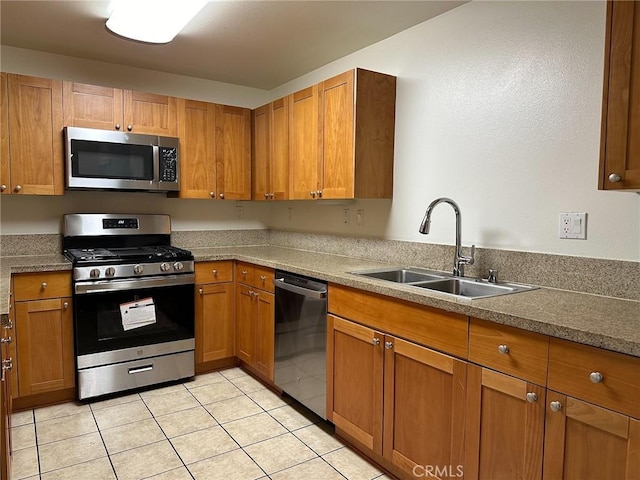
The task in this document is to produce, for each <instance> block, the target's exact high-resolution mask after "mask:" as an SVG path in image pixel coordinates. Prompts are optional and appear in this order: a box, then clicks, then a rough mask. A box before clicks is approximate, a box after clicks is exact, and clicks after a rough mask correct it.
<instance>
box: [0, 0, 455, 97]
mask: <svg viewBox="0 0 640 480" xmlns="http://www.w3.org/2000/svg"><path fill="white" fill-rule="evenodd" d="M183 1H184V0H183ZM463 3H466V2H465V1H454V0H442V1H396V0H394V1H366V0H361V1H335V0H334V1H238V0H236V1H210V2H209V4H208V5H206V6H205V7H204V8H203V9H202V11H201V12H200V13H199V14H198V16H197V17H196V18H195V19H194V20H192V21H191V22H190V23H189V24H188V25H187V26H186V28H185V29H184V30H183V31H182V32H181V33H180V34H179V35H178V36H177V37H176V38H175V39H174V41H173V42H171V43H169V44H165V45H150V44H142V43H137V42H130V41H127V40H124V39H122V38H118V37H116V36H114V35H112V34H110V33H109V32H108V30H107V29H106V27H105V25H104V24H105V21H106V19H107V17H108V16H109V13H110V10H111V2H110V1H103V0H90V1H87V0H84V1H80V0H71V1H69V0H65V1H63V0H49V1H31V0H1V1H0V17H1V26H0V28H1V30H0V33H1V43H2V45H8V46H13V47H20V48H26V49H31V50H40V51H45V52H50V53H57V54H61V55H68V56H72V57H80V58H88V59H93V60H100V61H104V62H110V63H117V64H122V65H130V66H135V67H141V68H146V69H150V70H158V71H163V72H169V73H177V74H181V75H187V76H192V77H198V78H205V79H209V80H216V81H220V82H227V83H232V84H236V85H243V86H249V87H255V88H261V89H265V90H270V89H273V88H275V87H277V86H279V85H282V84H284V83H286V82H288V81H290V80H293V79H295V78H297V77H299V76H301V75H303V74H305V73H308V72H310V71H312V70H314V69H316V68H318V67H321V66H323V65H326V64H327V63H330V62H332V61H333V60H336V59H338V58H341V57H344V56H345V55H348V54H349V53H352V52H355V51H357V50H360V49H362V48H364V47H366V46H367V45H371V44H373V43H376V42H378V41H380V40H383V39H385V38H387V37H389V36H391V35H394V34H395V33H397V32H400V31H402V30H405V29H407V28H409V27H412V26H413V25H417V24H418V23H422V22H424V21H426V20H428V19H430V18H433V17H435V16H437V15H440V14H442V13H444V12H446V11H448V10H451V9H453V8H455V7H457V6H459V5H461V4H463ZM140 21H141V22H143V21H144V19H142V18H141V19H140ZM159 28H160V26H159Z"/></svg>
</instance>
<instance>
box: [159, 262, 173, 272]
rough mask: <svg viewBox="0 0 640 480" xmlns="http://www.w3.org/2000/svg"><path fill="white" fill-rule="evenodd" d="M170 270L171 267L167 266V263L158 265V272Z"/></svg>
mask: <svg viewBox="0 0 640 480" xmlns="http://www.w3.org/2000/svg"><path fill="white" fill-rule="evenodd" d="M170 268H171V265H169V264H168V263H166V262H165V263H161V264H160V270H162V271H163V272H166V271H167V270H169V269H170Z"/></svg>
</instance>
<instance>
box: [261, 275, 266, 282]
mask: <svg viewBox="0 0 640 480" xmlns="http://www.w3.org/2000/svg"><path fill="white" fill-rule="evenodd" d="M266 279H267V277H265V276H264V275H260V280H262V283H264V282H265V280H266Z"/></svg>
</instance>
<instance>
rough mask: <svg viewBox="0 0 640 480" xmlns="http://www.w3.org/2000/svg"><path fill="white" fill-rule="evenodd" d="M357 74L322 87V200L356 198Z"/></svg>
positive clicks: (346, 76)
mask: <svg viewBox="0 0 640 480" xmlns="http://www.w3.org/2000/svg"><path fill="white" fill-rule="evenodd" d="M353 73H354V71H353V70H351V71H349V72H345V73H343V74H341V75H338V76H336V77H333V78H331V79H329V80H325V81H324V82H322V83H321V84H320V95H321V105H322V107H321V111H322V183H321V185H322V186H321V190H322V198H353V185H354V183H353V182H354V178H353V176H354V171H355V164H354V162H355V160H354V158H355V157H354V141H353V135H354V118H353V116H354V112H353V111H354V103H353Z"/></svg>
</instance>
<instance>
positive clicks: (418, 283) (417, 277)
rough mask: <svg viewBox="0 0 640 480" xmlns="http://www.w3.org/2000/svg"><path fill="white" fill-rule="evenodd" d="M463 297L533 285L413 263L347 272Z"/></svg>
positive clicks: (492, 293)
mask: <svg viewBox="0 0 640 480" xmlns="http://www.w3.org/2000/svg"><path fill="white" fill-rule="evenodd" d="M349 273H352V274H354V275H362V276H363V277H369V278H377V279H380V280H386V281H388V282H394V283H401V284H404V285H410V286H413V287H419V288H424V289H426V290H433V291H436V292H443V293H448V294H450V295H455V296H456V297H463V298H470V299H472V298H486V297H495V296H498V295H506V294H509V293H518V292H526V291H529V290H535V289H536V287H529V286H527V285H518V284H515V283H489V282H487V281H486V280H480V279H475V278H465V277H452V276H451V274H447V273H444V272H438V271H435V270H428V269H425V268H416V267H387V268H377V269H373V270H356V271H353V272H349Z"/></svg>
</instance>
